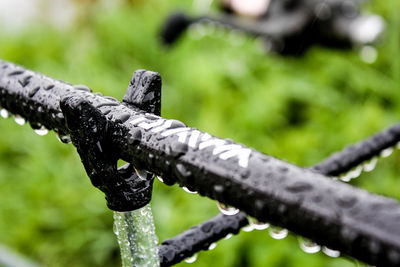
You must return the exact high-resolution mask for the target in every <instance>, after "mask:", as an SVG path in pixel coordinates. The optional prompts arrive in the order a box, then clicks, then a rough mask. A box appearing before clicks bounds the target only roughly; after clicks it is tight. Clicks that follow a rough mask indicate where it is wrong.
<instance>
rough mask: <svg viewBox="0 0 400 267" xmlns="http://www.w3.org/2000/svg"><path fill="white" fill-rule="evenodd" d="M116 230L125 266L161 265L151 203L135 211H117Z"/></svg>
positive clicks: (146, 266) (149, 266) (154, 266)
mask: <svg viewBox="0 0 400 267" xmlns="http://www.w3.org/2000/svg"><path fill="white" fill-rule="evenodd" d="M114 232H115V234H116V235H117V238H118V244H119V246H120V249H121V260H122V266H123V267H128V266H129V267H132V266H137V267H156V266H160V262H159V258H158V248H157V244H158V238H157V236H156V233H155V227H154V221H153V215H152V212H151V207H150V204H147V205H146V206H144V207H143V208H140V209H138V210H134V211H128V212H117V211H115V212H114Z"/></svg>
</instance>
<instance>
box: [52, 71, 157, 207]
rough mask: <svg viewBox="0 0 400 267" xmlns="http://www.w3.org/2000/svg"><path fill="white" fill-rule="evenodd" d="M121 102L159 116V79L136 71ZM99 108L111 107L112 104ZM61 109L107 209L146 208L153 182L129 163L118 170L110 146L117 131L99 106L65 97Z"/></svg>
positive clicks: (151, 178)
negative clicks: (103, 195)
mask: <svg viewBox="0 0 400 267" xmlns="http://www.w3.org/2000/svg"><path fill="white" fill-rule="evenodd" d="M114 101H115V103H116V104H117V105H118V104H120V103H119V101H117V100H114ZM123 102H124V103H125V104H126V105H128V106H130V107H131V108H133V109H135V108H136V109H141V110H143V111H146V112H149V113H155V114H157V115H159V114H160V110H161V77H160V75H159V74H158V73H154V72H151V71H145V70H138V71H136V72H135V73H134V74H133V76H132V79H131V82H130V83H129V86H128V89H127V92H126V93H125V96H124V100H123ZM100 105H111V106H112V105H113V102H107V103H104V104H100ZM60 107H61V110H62V112H63V115H64V117H65V120H66V125H67V127H68V129H69V132H70V135H71V139H72V142H73V144H74V145H75V146H76V148H77V151H78V153H79V155H80V157H81V160H82V163H83V165H84V167H85V170H86V172H87V174H88V176H89V177H90V179H91V181H92V184H93V185H94V186H95V187H97V188H99V189H100V190H101V191H103V192H104V193H105V195H106V200H107V206H108V207H109V208H110V209H112V210H115V211H130V210H135V209H139V208H141V207H143V206H145V205H146V204H148V203H149V202H150V200H151V191H152V187H153V180H154V178H153V176H152V175H151V174H150V173H149V172H146V171H138V170H137V169H135V168H134V167H133V165H132V164H131V163H128V164H125V165H123V166H122V167H120V168H117V162H118V159H119V157H118V151H117V150H116V149H115V146H114V145H113V135H114V133H115V132H118V129H115V127H113V124H111V123H109V122H108V121H107V118H106V115H104V114H103V113H101V112H100V111H99V110H98V109H97V108H98V107H99V105H97V107H95V106H93V105H92V104H91V103H90V102H88V101H87V100H86V99H84V98H81V97H76V96H73V95H69V96H68V95H67V96H65V97H64V98H62V99H61V101H60ZM122 120H123V118H122ZM122 120H121V121H122Z"/></svg>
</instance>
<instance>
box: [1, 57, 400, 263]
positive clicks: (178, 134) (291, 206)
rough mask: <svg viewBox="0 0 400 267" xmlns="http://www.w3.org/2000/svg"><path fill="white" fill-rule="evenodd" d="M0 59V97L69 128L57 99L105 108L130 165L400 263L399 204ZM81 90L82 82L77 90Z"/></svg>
mask: <svg viewBox="0 0 400 267" xmlns="http://www.w3.org/2000/svg"><path fill="white" fill-rule="evenodd" d="M85 88H86V87H82V86H72V85H70V84H66V83H63V82H60V81H56V80H53V79H51V78H48V77H45V76H43V75H40V74H36V73H33V72H32V71H28V70H25V69H23V68H21V67H19V66H15V65H13V64H10V63H7V62H3V61H0V105H1V106H2V107H4V108H6V109H7V110H9V111H10V112H12V113H14V114H20V115H21V116H23V117H24V118H26V119H27V120H28V121H29V122H30V123H31V124H33V125H34V127H37V125H38V124H40V125H44V126H45V127H47V128H49V129H55V130H56V131H59V132H61V133H64V134H67V133H68V129H67V127H66V126H65V119H64V116H63V114H62V112H61V109H60V101H69V102H70V104H74V103H75V104H76V105H79V103H81V102H82V101H86V102H88V103H90V104H91V105H92V106H94V107H96V108H97V109H98V111H100V112H102V113H103V114H105V115H106V117H107V122H108V125H109V127H110V129H112V143H113V144H112V145H113V146H114V147H115V150H116V152H117V153H118V154H119V155H120V157H121V158H122V159H123V160H125V161H128V162H133V163H134V165H135V166H139V167H140V168H143V169H146V170H149V171H151V172H153V173H154V174H156V175H159V176H161V177H163V179H164V181H165V183H167V184H174V183H178V184H179V185H180V186H186V187H188V188H189V189H191V190H196V191H198V192H199V194H201V195H203V196H207V197H209V198H212V199H215V200H218V201H220V202H223V203H225V204H228V205H231V206H234V207H236V208H239V209H240V210H242V211H243V212H246V213H247V214H248V215H250V216H253V217H255V218H257V219H258V220H259V221H268V222H271V223H272V224H274V225H278V226H281V227H284V228H287V229H289V230H290V231H292V232H294V233H296V234H299V235H302V236H305V237H307V238H310V239H312V240H315V241H316V242H317V243H319V244H321V245H325V246H328V247H330V248H332V249H337V250H340V251H341V252H343V253H345V254H347V255H349V256H352V257H354V258H357V259H360V260H362V261H365V262H367V263H370V264H373V265H385V266H398V265H400V227H399V223H398V222H399V219H400V205H399V203H398V201H396V200H394V199H390V198H387V197H383V196H378V195H374V194H371V193H368V192H367V191H365V190H361V189H358V188H354V187H352V186H350V185H347V184H343V183H341V182H338V181H334V180H331V179H327V178H326V177H325V176H323V175H321V174H319V173H317V172H315V171H312V170H309V169H304V168H299V167H297V166H295V165H292V164H289V163H287V162H284V161H281V160H278V159H276V158H273V157H271V156H267V155H265V154H262V153H260V152H258V151H256V150H253V149H250V148H247V147H245V146H243V145H240V144H236V143H234V142H233V141H230V140H223V139H219V138H216V137H213V136H211V135H209V134H207V133H203V132H200V131H198V130H197V129H192V128H189V127H186V126H185V125H184V124H183V123H181V122H179V121H175V120H166V119H164V118H161V117H158V116H155V115H153V114H146V113H144V112H142V111H140V110H137V109H135V108H132V107H128V106H127V105H124V104H121V103H119V101H117V100H116V99H110V98H107V97H103V96H101V95H99V94H93V93H92V92H90V91H86V89H85ZM82 89H83V90H82Z"/></svg>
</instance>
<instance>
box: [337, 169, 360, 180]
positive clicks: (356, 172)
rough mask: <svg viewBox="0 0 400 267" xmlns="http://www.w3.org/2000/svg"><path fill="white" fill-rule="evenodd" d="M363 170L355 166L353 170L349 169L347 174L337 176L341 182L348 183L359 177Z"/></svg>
mask: <svg viewBox="0 0 400 267" xmlns="http://www.w3.org/2000/svg"><path fill="white" fill-rule="evenodd" d="M362 170H363V166H362V165H360V166H357V167H355V168H353V169H351V170H350V171H348V172H347V173H345V174H343V175H341V176H339V179H340V180H342V181H343V182H349V181H350V180H351V179H354V178H357V177H358V176H360V174H361V172H362Z"/></svg>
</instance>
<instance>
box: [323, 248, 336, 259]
mask: <svg viewBox="0 0 400 267" xmlns="http://www.w3.org/2000/svg"><path fill="white" fill-rule="evenodd" d="M322 252H323V253H324V254H325V255H327V256H329V257H332V258H337V257H339V256H340V251H338V250H333V249H330V248H327V247H322Z"/></svg>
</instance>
